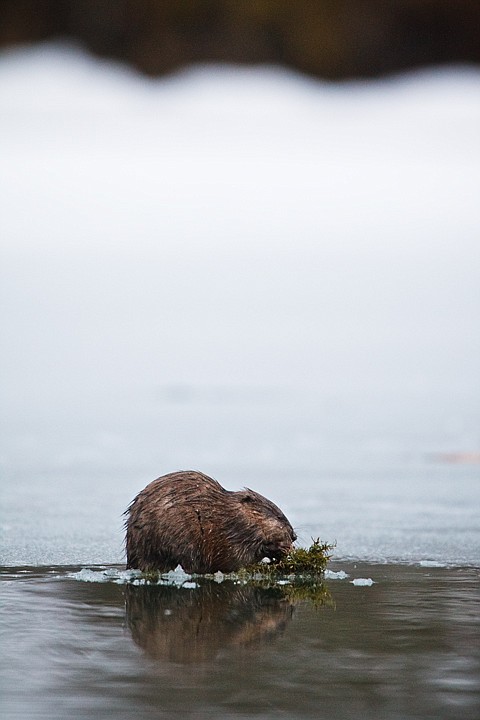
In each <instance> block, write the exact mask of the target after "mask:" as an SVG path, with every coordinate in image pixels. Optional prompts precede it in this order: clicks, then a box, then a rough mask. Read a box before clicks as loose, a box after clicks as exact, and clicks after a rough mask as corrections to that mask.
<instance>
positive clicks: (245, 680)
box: [0, 563, 480, 720]
mask: <svg viewBox="0 0 480 720" xmlns="http://www.w3.org/2000/svg"><path fill="white" fill-rule="evenodd" d="M335 568H336V570H337V571H340V570H341V571H343V573H345V574H347V575H348V577H346V578H345V579H342V580H341V579H332V580H326V581H325V583H324V586H323V588H322V594H321V595H319V597H321V598H322V599H321V601H318V602H317V603H316V604H313V603H312V602H311V601H308V600H295V599H292V598H291V597H289V596H288V595H285V594H284V590H282V589H281V588H276V589H270V590H268V589H263V588H254V587H249V586H238V585H235V584H232V583H231V582H227V581H224V582H223V583H217V582H215V581H212V580H210V581H207V580H203V581H200V583H199V584H198V585H197V587H192V583H191V582H190V583H187V584H186V585H187V586H186V587H181V586H173V587H172V586H154V587H152V586H150V587H148V586H134V585H125V584H117V583H118V582H120V583H121V582H122V580H121V573H118V572H117V571H116V570H115V569H114V568H110V569H106V570H103V571H102V570H100V569H98V568H97V569H96V570H94V571H93V572H92V573H91V574H90V575H85V574H84V575H83V577H84V578H85V579H86V578H90V580H91V579H92V578H94V577H95V575H97V579H103V581H101V582H85V581H82V580H80V579H79V578H80V577H82V572H80V573H79V572H78V570H79V568H66V567H52V568H49V567H44V568H37V569H33V568H23V569H22V568H9V569H6V568H4V569H3V570H2V572H1V576H0V577H1V592H2V599H3V611H2V660H1V664H2V717H5V718H67V717H78V718H110V717H116V718H130V717H137V718H150V717H158V718H173V717H192V718H197V717H198V718H206V717H214V718H217V717H218V718H250V717H259V718H276V717H288V718H332V717H333V718H358V717H372V718H379V719H380V718H420V717H421V718H437V719H443V718H445V719H446V718H451V719H452V720H453V719H457V718H464V719H465V720H475V719H476V718H478V713H479V710H480V649H479V648H480V643H479V642H478V641H479V639H480V614H479V612H478V610H479V602H480V591H479V571H478V569H473V568H470V569H466V568H465V569H461V568H451V569H446V568H433V567H432V568H422V567H413V566H405V565H396V566H389V565H372V564H367V563H361V564H357V565H351V564H346V563H342V564H336V565H335ZM359 577H360V578H364V579H367V580H368V579H371V580H373V581H374V583H373V584H371V585H369V586H358V585H354V584H353V583H352V582H351V580H352V579H355V578H359ZM116 580H117V582H116Z"/></svg>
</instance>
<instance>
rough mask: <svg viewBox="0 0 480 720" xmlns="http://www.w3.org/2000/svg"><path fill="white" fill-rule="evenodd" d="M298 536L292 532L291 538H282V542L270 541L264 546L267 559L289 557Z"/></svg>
mask: <svg viewBox="0 0 480 720" xmlns="http://www.w3.org/2000/svg"><path fill="white" fill-rule="evenodd" d="M296 539H297V536H296V535H295V533H294V532H292V534H291V536H290V537H288V538H286V537H284V538H282V539H281V540H278V539H277V540H270V541H268V542H266V543H265V545H264V552H265V557H268V558H269V559H270V560H275V559H278V558H281V557H284V556H285V555H288V553H290V552H291V551H292V550H293V543H294V542H295V540H296Z"/></svg>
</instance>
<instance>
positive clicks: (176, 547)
mask: <svg viewBox="0 0 480 720" xmlns="http://www.w3.org/2000/svg"><path fill="white" fill-rule="evenodd" d="M126 515H127V521H126V529H127V536H126V550H127V568H138V569H140V570H142V571H148V570H159V571H161V572H165V571H168V570H173V569H174V568H175V567H176V566H177V565H181V566H182V567H183V569H184V570H185V571H186V572H195V573H207V572H216V571H217V570H221V571H223V572H232V571H234V570H238V569H239V568H241V567H243V566H245V565H249V564H252V563H254V562H258V561H259V560H261V559H262V558H263V557H269V558H270V559H271V560H275V559H278V558H279V557H281V556H282V555H284V554H285V553H287V552H288V551H289V550H290V549H291V546H292V543H293V541H294V540H295V539H296V536H295V533H294V531H293V529H292V526H291V525H290V523H289V521H288V520H287V518H286V517H285V515H284V514H283V513H282V511H281V510H280V509H279V508H278V507H277V506H276V505H274V503H272V502H271V501H270V500H267V498H265V497H263V496H262V495H259V494H258V493H256V492H254V491H253V490H249V489H245V490H241V491H239V492H230V491H228V490H225V489H224V488H223V487H222V486H221V485H220V484H219V483H218V482H217V481H216V480H213V479H212V478H210V477H208V476H207V475H204V474H203V473H200V472H195V471H183V472H174V473H170V474H168V475H164V476H163V477H160V478H158V479H157V480H154V481H153V482H151V483H150V484H149V485H147V487H146V488H145V489H144V490H142V491H141V492H140V493H139V494H138V495H137V497H136V498H135V499H134V500H133V502H132V503H131V505H130V507H129V508H128V510H127V512H126Z"/></svg>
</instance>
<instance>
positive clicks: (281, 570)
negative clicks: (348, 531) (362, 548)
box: [238, 538, 334, 580]
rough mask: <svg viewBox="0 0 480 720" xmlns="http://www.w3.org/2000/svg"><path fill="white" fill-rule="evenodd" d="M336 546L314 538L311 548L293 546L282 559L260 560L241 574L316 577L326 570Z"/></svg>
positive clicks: (273, 577) (270, 577)
mask: <svg viewBox="0 0 480 720" xmlns="http://www.w3.org/2000/svg"><path fill="white" fill-rule="evenodd" d="M333 548H334V546H333V545H329V544H328V543H324V542H321V541H320V540H319V539H318V538H317V539H316V540H313V542H312V544H311V545H310V547H309V548H293V549H292V550H291V552H289V553H288V555H285V557H283V558H282V559H281V560H278V561H277V562H272V563H266V562H260V563H257V564H256V565H250V566H249V567H247V568H245V569H244V570H241V571H240V572H239V573H238V574H239V575H247V576H251V575H253V576H256V577H258V576H261V577H264V578H266V579H271V580H274V579H277V578H282V577H283V578H285V577H288V578H291V577H292V576H293V577H302V578H308V577H310V578H315V577H318V576H319V575H322V574H323V573H324V572H325V568H326V567H327V563H328V561H329V559H330V557H331V556H330V553H331V551H332V550H333Z"/></svg>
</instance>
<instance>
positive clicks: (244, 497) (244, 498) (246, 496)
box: [238, 488, 254, 503]
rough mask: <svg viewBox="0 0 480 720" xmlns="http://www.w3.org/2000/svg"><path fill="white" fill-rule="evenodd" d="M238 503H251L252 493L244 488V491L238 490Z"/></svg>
mask: <svg viewBox="0 0 480 720" xmlns="http://www.w3.org/2000/svg"><path fill="white" fill-rule="evenodd" d="M238 496H239V499H240V502H242V503H251V502H253V500H254V497H253V495H252V491H251V490H249V489H248V488H245V490H240V492H239V493H238Z"/></svg>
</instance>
